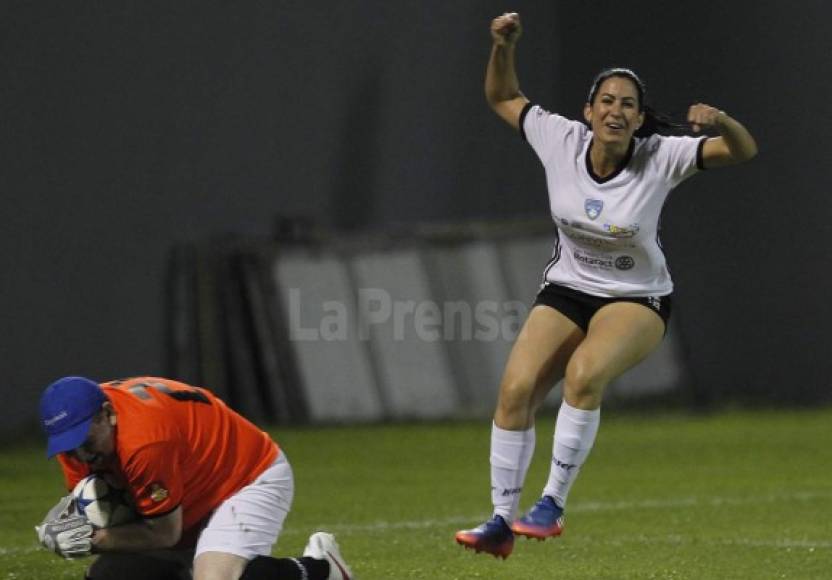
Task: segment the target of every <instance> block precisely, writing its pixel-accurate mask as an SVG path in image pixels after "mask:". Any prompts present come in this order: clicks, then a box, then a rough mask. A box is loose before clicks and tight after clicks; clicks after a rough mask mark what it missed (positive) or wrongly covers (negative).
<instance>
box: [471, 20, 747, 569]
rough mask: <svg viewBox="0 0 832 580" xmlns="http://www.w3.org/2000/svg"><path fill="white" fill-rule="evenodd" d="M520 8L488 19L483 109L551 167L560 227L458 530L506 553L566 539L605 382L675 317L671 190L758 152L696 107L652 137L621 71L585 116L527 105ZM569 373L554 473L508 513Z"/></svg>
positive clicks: (636, 89)
mask: <svg viewBox="0 0 832 580" xmlns="http://www.w3.org/2000/svg"><path fill="white" fill-rule="evenodd" d="M520 33H521V26H520V17H519V16H518V15H517V14H515V13H511V14H503V15H502V16H499V17H497V18H495V19H494V20H493V22H492V24H491V36H492V40H493V46H492V50H491V57H490V59H489V62H488V68H487V71H486V78H485V94H486V99H487V100H488V103H489V105H490V106H491V108H492V109H493V110H494V112H496V113H497V115H499V116H500V117H501V118H502V119H503V120H504V121H506V122H507V123H508V124H510V125H511V126H512V127H514V128H515V129H517V130H518V131H519V132H520V134H521V136H522V137H523V138H524V139H525V140H526V141H527V142H528V143H529V144H530V145H531V146H532V148H533V149H534V151H535V153H537V155H538V157H539V158H540V161H541V162H542V164H543V166H544V168H545V171H546V181H547V187H548V191H549V204H550V208H551V212H552V217H553V219H554V221H555V224H556V225H557V240H556V243H555V248H554V251H553V255H552V260H551V261H550V262H549V264H548V265H547V267H546V270H545V272H544V285H543V287H542V289H541V291H540V293H539V294H538V296H537V299H536V301H535V306H534V308H532V310H531V312H530V314H529V317H528V319H527V320H526V322H525V325H524V326H523V329H522V330H521V332H520V335H519V336H518V338H517V341H516V343H515V345H514V347H513V349H512V351H511V355H510V357H509V360H508V363H507V366H506V369H505V373H504V375H503V380H502V383H501V385H500V395H499V401H498V403H497V409H496V412H495V414H494V423H493V425H492V434H491V489H492V502H493V504H494V512H493V516H492V518H491V519H489V520H488V521H486V522H485V523H484V524H482V525H480V526H478V527H476V528H474V529H471V530H462V531H460V532H457V534H456V540H457V542H458V543H460V544H462V545H463V546H465V547H466V548H472V549H474V550H476V551H477V552H487V553H490V554H493V555H495V556H500V557H503V558H505V557H507V556H508V555H509V554H510V553H511V551H512V549H513V546H514V535H515V534H519V535H523V536H527V537H533V538H538V539H544V538H547V537H551V536H557V535H560V533H561V531H562V529H563V521H564V519H563V514H564V507H565V505H566V498H567V495H568V493H569V488H570V487H571V485H572V483H573V482H574V480H575V477H576V476H577V474H578V471H579V470H580V467H581V465H582V464H583V462H584V461H585V460H586V458H587V456H588V455H589V451H590V449H591V448H592V445H593V442H594V440H595V434H596V433H597V431H598V424H599V420H600V406H601V399H602V396H603V392H604V388H605V387H606V386H607V385H608V384H609V383H610V381H612V380H613V379H615V378H616V377H618V376H619V375H621V374H622V373H623V372H624V371H626V370H627V369H629V368H631V367H632V366H634V365H635V364H636V363H638V362H639V361H641V360H642V359H644V358H645V357H646V356H647V355H648V354H650V353H651V352H652V351H653V350H654V349H655V348H656V346H657V345H658V344H659V342H660V341H661V339H662V337H663V335H664V333H665V328H666V324H667V321H668V317H669V314H670V294H671V292H672V290H673V284H672V282H671V279H670V275H669V273H668V270H667V266H666V264H665V259H664V254H663V252H662V250H661V247H660V245H659V241H658V232H657V230H658V221H659V214H660V213H661V209H662V206H663V204H664V201H665V199H666V197H667V194H668V193H669V192H670V190H671V189H673V188H674V187H675V186H676V185H678V184H679V183H681V182H682V181H683V180H684V179H686V178H687V177H689V176H691V175H693V174H694V173H696V172H697V171H699V170H702V169H709V168H713V167H722V166H727V165H734V164H736V163H741V162H743V161H747V160H749V159H751V158H752V157H754V156H755V155H756V153H757V146H756V144H755V142H754V138H753V137H752V136H751V135H750V134H749V133H748V131H747V130H746V129H745V128H744V127H743V126H742V125H741V124H740V123H738V122H737V121H736V120H734V119H732V118H731V117H730V116H729V115H727V114H726V113H725V112H724V111H720V110H718V109H716V108H714V107H711V106H709V105H705V104H701V103H700V104H695V105H693V106H691V107H690V110H689V112H688V122H689V123H690V125H691V128H692V129H693V131H694V132H699V131H700V130H701V129H702V128H710V129H714V130H716V131H717V132H718V133H719V137H711V138H707V137H698V138H694V137H664V136H660V135H657V134H655V126H656V124H657V122H658V120H657V118H656V116H655V115H654V114H653V113H652V111H650V110H649V109H646V108H645V104H644V86H643V85H642V83H641V80H639V78H638V77H637V76H636V75H635V73H633V72H632V71H630V70H628V69H609V70H607V71H604V72H602V73H601V74H600V75H599V76H598V77H597V78H596V80H595V82H594V83H593V85H592V88H591V90H590V94H589V98H588V100H587V103H586V105H585V106H584V119H585V121H586V124H584V123H581V122H578V121H572V120H569V119H565V118H564V117H561V116H559V115H555V114H551V113H549V112H547V111H545V110H543V109H542V108H540V107H539V106H532V104H531V103H530V102H529V100H528V99H527V98H526V97H525V96H524V95H523V94H522V93H521V92H520V88H519V83H518V81H517V75H516V73H515V68H514V53H515V45H516V43H517V40H518V38H519V37H520ZM561 378H563V379H564V382H563V402H562V404H561V407H560V410H559V412H558V417H557V423H556V426H555V436H554V444H553V452H552V463H551V471H550V474H549V479H548V481H547V483H546V485H545V486H544V488H543V493H542V497H541V499H540V500H538V501H537V503H535V505H534V506H533V507H532V508H531V510H530V511H529V512H528V513H526V514H525V515H524V516H522V517H521V518H519V519H515V516H516V514H517V509H518V505H519V500H520V493H521V491H522V488H523V482H524V480H525V477H526V471H527V469H528V467H529V463H530V462H531V458H532V454H533V451H534V443H535V433H534V417H535V412H536V411H537V409H538V407H539V406H540V404H541V402H542V401H543V399H544V398H545V396H546V394H547V393H548V392H549V390H550V389H551V388H552V386H553V385H554V384H555V383H556V382H557V381H558V380H559V379H561Z"/></svg>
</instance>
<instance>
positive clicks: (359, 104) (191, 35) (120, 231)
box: [0, 0, 832, 429]
mask: <svg viewBox="0 0 832 580" xmlns="http://www.w3.org/2000/svg"><path fill="white" fill-rule="evenodd" d="M764 4H765V3H763V4H761V3H737V4H733V3H732V4H730V5H728V6H724V7H719V6H717V5H713V6H710V5H709V6H708V8H707V9H706V10H701V11H692V10H690V7H689V6H684V5H683V4H681V3H656V2H648V1H646V0H637V1H636V2H630V3H627V4H621V3H620V2H612V1H603V2H595V3H592V10H588V9H586V8H583V6H585V3H577V2H568V3H567V2H510V3H507V4H503V3H498V2H492V1H479V0H478V1H476V2H475V1H470V2H436V1H421V2H416V1H409V2H382V1H378V0H363V1H361V2H350V1H346V2H335V3H333V2H301V1H292V2H236V3H231V2H209V3H206V2H175V3H170V2H158V1H143V2H138V1H134V2H126V1H118V2H81V1H74V2H24V1H18V2H9V1H5V2H3V3H1V4H0V103H2V105H3V113H2V117H1V118H0V119H1V120H0V127H2V131H0V152H1V153H2V159H3V167H2V169H1V170H0V191H2V199H3V208H4V211H3V216H4V220H3V228H2V238H0V248H2V249H0V268H2V272H3V276H2V282H0V291H1V292H2V294H1V296H2V304H3V307H2V318H0V320H2V332H0V365H1V366H0V373H1V374H2V376H3V377H4V380H5V383H4V386H3V389H2V393H3V397H4V400H7V401H8V403H7V405H6V409H7V410H6V415H7V416H8V417H9V418H10V420H9V421H6V422H5V424H6V426H7V427H6V428H7V429H8V428H9V426H13V425H17V424H19V423H20V422H21V421H22V420H24V419H26V418H28V417H31V416H32V409H33V407H34V404H35V401H36V400H37V396H38V393H39V392H40V390H41V388H42V386H43V385H44V384H45V383H47V382H48V381H50V380H52V379H53V378H55V377H57V376H60V375H63V374H69V373H79V374H86V375H89V376H91V377H94V378H101V379H103V378H108V377H113V376H124V375H129V374H136V373H162V372H164V370H165V369H164V362H163V361H164V353H163V337H164V333H163V329H164V325H163V323H164V320H163V317H164V312H163V304H164V295H163V293H164V288H163V280H164V269H165V261H166V257H167V252H168V250H169V249H170V247H171V246H172V245H173V244H175V243H178V242H182V241H192V240H198V239H204V238H205V237H207V236H210V235H216V234H219V233H223V232H232V233H246V234H267V233H268V232H269V231H270V229H271V224H272V219H273V217H274V216H275V215H276V214H295V215H309V216H314V217H316V218H318V219H319V220H321V221H323V222H325V223H329V224H332V225H336V226H339V227H343V228H379V227H380V228H384V227H390V226H391V225H392V224H394V223H396V222H412V221H425V220H459V219H466V218H472V217H492V218H494V217H511V216H517V215H523V216H527V215H530V214H538V215H540V214H543V215H545V214H546V212H547V207H546V196H545V191H544V189H543V187H544V182H543V176H542V172H541V170H540V168H539V166H538V164H537V161H536V159H535V158H534V155H533V154H532V153H531V151H530V150H528V149H527V148H526V147H525V146H524V145H523V144H522V143H521V142H520V141H519V140H518V139H517V138H516V137H515V136H514V135H513V134H512V133H511V131H510V130H508V129H507V128H506V127H504V126H502V125H501V124H500V122H499V121H498V120H497V119H496V117H494V116H493V115H492V114H491V113H490V111H489V110H488V109H487V107H486V106H485V104H484V100H483V97H482V74H483V70H484V66H485V62H486V58H487V54H488V49H489V36H488V32H487V28H488V24H489V22H490V20H491V18H492V17H493V16H495V15H497V14H499V13H500V12H502V11H504V10H507V9H511V10H514V9H516V10H518V11H519V12H521V14H522V16H523V18H524V22H525V35H524V38H523V40H522V44H521V48H520V59H521V60H520V76H521V84H522V87H523V89H524V91H525V92H526V93H527V94H528V95H529V96H530V98H532V99H533V100H535V101H538V102H541V103H543V104H545V105H546V106H547V107H549V108H550V109H553V110H557V111H560V112H563V113H564V114H567V115H570V116H575V115H577V114H579V111H580V107H581V103H582V100H583V98H584V95H585V91H586V89H587V86H588V83H589V81H590V80H591V77H592V76H593V74H594V73H595V72H596V71H597V69H599V68H601V67H603V66H608V65H611V64H624V65H628V66H632V67H633V68H635V69H636V70H638V71H639V72H640V73H641V74H642V75H643V76H644V77H645V79H646V80H647V81H648V83H649V85H650V89H651V94H652V96H653V97H654V100H655V101H656V102H657V104H658V105H659V106H661V107H663V108H665V109H668V110H671V111H682V110H684V109H685V108H686V107H687V105H688V104H690V102H692V101H694V100H702V101H705V102H710V103H712V104H714V105H718V106H720V107H722V108H724V109H726V110H728V111H729V112H731V113H732V114H735V115H736V116H737V118H739V119H741V120H742V121H744V122H746V123H747V124H748V126H749V127H750V128H752V130H753V131H754V133H755V135H757V137H758V138H759V141H760V145H761V151H762V153H761V155H760V157H759V158H758V159H757V160H756V161H755V162H754V163H753V164H749V165H747V166H744V167H740V168H735V169H728V170H722V171H719V172H714V173H713V174H709V175H704V176H699V177H697V178H696V179H694V180H691V181H690V182H688V183H686V184H684V185H683V186H682V187H681V188H680V189H679V191H677V192H676V193H675V194H674V195H673V197H672V198H671V201H670V203H669V206H668V208H667V212H666V214H667V215H666V232H665V234H664V239H665V242H666V245H667V246H668V251H669V253H670V257H671V260H672V262H671V266H672V267H673V269H674V273H675V276H676V280H677V286H678V301H677V304H678V313H679V320H680V321H681V323H682V325H683V330H684V332H685V335H686V337H687V338H688V343H689V349H690V355H691V360H692V362H693V363H694V366H695V368H696V370H697V373H698V376H699V379H700V383H701V384H702V385H706V386H707V388H708V389H709V390H711V391H712V392H714V393H725V392H728V391H732V390H734V389H745V390H746V392H747V393H750V394H751V395H752V398H753V397H757V396H758V395H759V396H762V395H766V396H770V395H773V396H782V395H785V394H792V395H795V396H797V397H798V398H801V397H802V398H811V397H813V396H815V394H816V393H819V392H825V391H826V377H827V376H829V375H830V373H832V368H830V367H832V359H830V357H828V356H827V353H828V347H827V344H826V343H825V340H824V334H825V332H824V330H825V328H826V327H828V326H830V324H831V323H832V312H830V308H829V306H828V301H826V300H825V297H826V295H827V294H828V288H829V279H828V276H827V275H826V273H825V268H824V267H825V263H826V262H828V257H827V255H828V249H827V246H828V244H829V240H830V237H829V234H830V226H829V219H828V217H827V216H828V215H829V213H830V212H829V209H830V201H829V196H828V192H827V191H826V188H825V187H824V186H823V184H824V183H825V182H824V180H823V179H822V173H823V171H824V164H825V163H824V162H825V158H826V157H827V156H828V155H829V153H830V145H829V140H828V139H827V138H826V132H827V130H828V128H829V127H832V123H830V120H831V119H830V109H829V107H827V106H826V105H825V98H826V95H828V94H830V90H829V89H830V86H829V85H830V77H829V74H828V71H829V70H830V68H829V66H828V65H829V60H830V54H832V46H830V44H831V43H830V41H829V39H828V33H827V30H826V28H825V22H826V21H827V19H828V13H827V12H828V9H827V8H825V6H824V5H823V3H821V2H819V1H818V2H801V3H797V4H796V5H792V4H790V5H788V6H789V7H787V5H786V4H780V3H776V4H775V3H772V4H771V5H764Z"/></svg>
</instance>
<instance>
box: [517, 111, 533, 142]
mask: <svg viewBox="0 0 832 580" xmlns="http://www.w3.org/2000/svg"><path fill="white" fill-rule="evenodd" d="M533 106H534V105H532V104H531V103H526V104H525V105H523V110H522V111H520V121H519V122H518V124H519V125H520V126H519V127H518V129H520V137H521V138H522V139H523V141H527V142H528V139H526V132H525V131H524V130H523V121H525V120H526V115H527V114H528V113H529V109H531V108H532V107H533Z"/></svg>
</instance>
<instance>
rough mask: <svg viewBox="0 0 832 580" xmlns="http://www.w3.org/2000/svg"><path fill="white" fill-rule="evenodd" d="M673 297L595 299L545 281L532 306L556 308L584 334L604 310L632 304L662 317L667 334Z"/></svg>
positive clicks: (590, 295) (669, 295)
mask: <svg viewBox="0 0 832 580" xmlns="http://www.w3.org/2000/svg"><path fill="white" fill-rule="evenodd" d="M671 296H672V295H671V294H667V295H665V296H621V297H615V298H607V297H603V296H593V295H592V294H587V293H585V292H581V291H579V290H575V289H573V288H569V287H567V286H561V285H560V284H554V283H552V282H545V283H544V284H543V286H542V287H541V288H540V292H538V293H537V297H536V298H535V300H534V304H533V306H537V305H542V306H548V307H549V308H553V309H555V310H557V311H558V312H560V313H561V314H563V315H564V316H566V317H567V318H568V319H569V320H571V321H572V322H574V323H575V324H577V325H578V327H580V328H581V330H583V331H584V333H586V332H587V330H588V329H589V321H590V320H592V317H593V316H595V313H596V312H598V311H599V310H600V309H601V308H603V307H604V306H606V305H607V304H612V303H614V302H633V303H635V304H641V305H642V306H644V307H645V308H649V309H650V310H652V311H653V312H655V313H656V314H658V315H659V317H660V318H661V319H662V321H663V322H664V331H665V333H666V332H667V325H668V323H669V322H670V311H671V306H672V299H671Z"/></svg>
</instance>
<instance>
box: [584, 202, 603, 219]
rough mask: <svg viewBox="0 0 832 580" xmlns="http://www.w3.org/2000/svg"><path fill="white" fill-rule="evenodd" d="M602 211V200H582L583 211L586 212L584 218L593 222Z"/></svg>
mask: <svg viewBox="0 0 832 580" xmlns="http://www.w3.org/2000/svg"><path fill="white" fill-rule="evenodd" d="M603 209H604V200H602V199H585V200H584V211H585V212H586V216H587V217H588V218H589V219H591V220H594V219H595V218H597V217H598V216H599V215H601V212H602V211H603Z"/></svg>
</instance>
